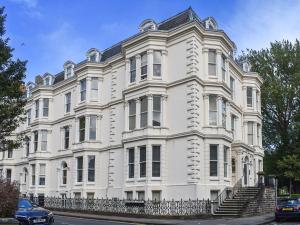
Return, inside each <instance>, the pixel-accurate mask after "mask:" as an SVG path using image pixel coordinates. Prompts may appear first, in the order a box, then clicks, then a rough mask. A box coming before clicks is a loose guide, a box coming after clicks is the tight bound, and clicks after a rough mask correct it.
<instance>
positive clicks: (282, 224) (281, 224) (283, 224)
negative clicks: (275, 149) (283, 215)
mask: <svg viewBox="0 0 300 225" xmlns="http://www.w3.org/2000/svg"><path fill="white" fill-rule="evenodd" d="M299 224H300V220H289V221H284V222H272V223H269V224H268V225H299Z"/></svg>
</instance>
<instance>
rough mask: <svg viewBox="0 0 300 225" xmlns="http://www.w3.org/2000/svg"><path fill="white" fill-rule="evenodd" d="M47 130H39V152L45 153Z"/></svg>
mask: <svg viewBox="0 0 300 225" xmlns="http://www.w3.org/2000/svg"><path fill="white" fill-rule="evenodd" d="M47 145H48V130H41V151H47V147H48V146H47Z"/></svg>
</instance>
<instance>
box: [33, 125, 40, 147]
mask: <svg viewBox="0 0 300 225" xmlns="http://www.w3.org/2000/svg"><path fill="white" fill-rule="evenodd" d="M38 143H39V133H38V131H37V130H36V131H34V132H33V149H34V152H37V150H38Z"/></svg>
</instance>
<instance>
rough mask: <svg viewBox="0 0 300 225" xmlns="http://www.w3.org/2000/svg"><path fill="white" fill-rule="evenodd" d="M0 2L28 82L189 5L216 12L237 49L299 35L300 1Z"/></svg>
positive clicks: (203, 11)
mask: <svg viewBox="0 0 300 225" xmlns="http://www.w3.org/2000/svg"><path fill="white" fill-rule="evenodd" d="M0 6H5V13H6V14H7V21H6V36H7V37H9V38H10V42H9V45H10V46H12V47H13V48H14V49H15V51H14V57H15V58H20V59H21V60H28V63H27V76H26V82H28V81H31V80H34V77H35V76H36V75H43V74H45V73H46V72H48V73H51V74H57V73H58V72H60V71H62V69H63V64H64V63H65V62H66V61H67V60H72V61H74V62H75V63H76V62H80V61H81V60H83V59H85V57H86V52H87V51H88V50H89V49H90V48H98V49H99V50H100V51H103V50H104V49H106V48H109V47H110V46H112V45H113V44H115V43H117V42H119V41H121V40H123V39H126V38H127V37H130V36H131V35H134V34H136V33H137V32H138V27H139V24H140V23H141V22H142V21H143V20H144V19H148V18H151V19H154V20H155V21H156V22H160V21H162V20H164V19H167V18H169V17H171V16H173V15H175V14H177V13H179V12H181V11H183V10H185V9H187V8H188V7H189V6H191V7H192V8H193V9H194V11H195V12H196V13H197V14H198V16H199V17H200V19H204V18H205V17H207V16H213V17H214V18H215V19H216V21H217V23H218V26H219V28H220V29H223V30H224V31H225V32H226V33H227V35H228V36H229V37H230V38H231V39H232V40H233V41H234V42H235V43H236V45H237V50H238V51H237V52H238V53H239V52H241V51H242V50H245V49H247V48H249V49H257V50H258V49H261V48H266V47H269V44H270V42H274V41H275V40H282V39H289V40H291V41H294V40H295V39H296V38H300V15H299V14H300V0H136V1H133V0H106V1H102V0H0Z"/></svg>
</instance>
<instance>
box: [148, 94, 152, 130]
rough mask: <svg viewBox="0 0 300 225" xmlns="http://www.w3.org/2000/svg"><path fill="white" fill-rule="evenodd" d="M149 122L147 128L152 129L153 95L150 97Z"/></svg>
mask: <svg viewBox="0 0 300 225" xmlns="http://www.w3.org/2000/svg"><path fill="white" fill-rule="evenodd" d="M147 98H148V101H147V102H148V118H147V119H148V121H147V126H148V127H152V126H153V123H152V121H153V95H148V96H147Z"/></svg>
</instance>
